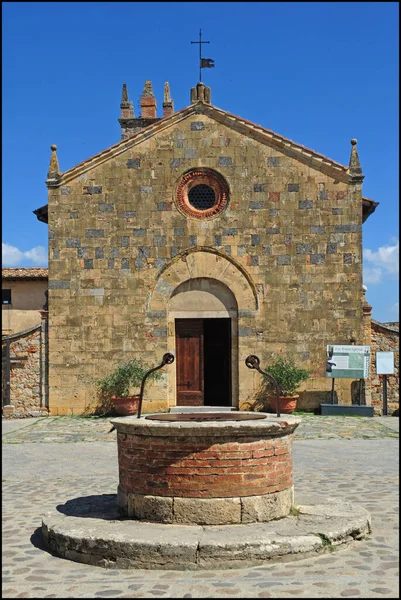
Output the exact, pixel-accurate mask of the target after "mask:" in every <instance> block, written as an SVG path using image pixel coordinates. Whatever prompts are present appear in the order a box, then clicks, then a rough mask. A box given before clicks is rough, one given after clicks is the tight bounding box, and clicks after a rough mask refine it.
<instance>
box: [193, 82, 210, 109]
mask: <svg viewBox="0 0 401 600" xmlns="http://www.w3.org/2000/svg"><path fill="white" fill-rule="evenodd" d="M196 102H205V103H206V104H210V102H211V89H210V87H209V86H207V85H205V84H204V83H202V82H201V81H200V82H199V83H198V84H197V86H196V87H194V88H191V104H195V103H196Z"/></svg>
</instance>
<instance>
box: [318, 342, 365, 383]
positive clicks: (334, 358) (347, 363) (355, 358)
mask: <svg viewBox="0 0 401 600" xmlns="http://www.w3.org/2000/svg"><path fill="white" fill-rule="evenodd" d="M369 366H370V346H341V345H334V344H329V345H328V346H327V350H326V377H331V378H332V379H368V377H369Z"/></svg>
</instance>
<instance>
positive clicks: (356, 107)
mask: <svg viewBox="0 0 401 600" xmlns="http://www.w3.org/2000/svg"><path fill="white" fill-rule="evenodd" d="M2 8H3V11H2V12H3V81H2V83H3V266H47V226H46V225H45V224H43V223H40V222H39V221H37V219H36V217H35V215H34V214H33V213H32V211H33V210H34V209H36V208H38V207H40V206H43V205H44V204H47V188H46V185H45V183H44V182H45V179H46V173H47V169H48V165H49V158H50V145H51V144H54V143H55V144H57V146H58V158H59V162H60V168H61V170H62V171H65V170H67V169H69V168H71V167H73V166H74V165H76V164H78V163H79V162H81V161H82V160H85V159H86V158H88V157H89V156H92V155H93V154H96V153H97V152H99V151H101V150H103V149H105V148H107V147H108V146H110V145H112V144H114V143H115V142H118V141H119V139H120V127H119V124H118V121H117V119H118V117H119V104H120V100H121V86H122V83H127V85H128V91H129V97H130V100H133V102H134V109H135V114H136V115H139V96H140V94H141V92H142V89H143V84H144V82H145V80H147V79H151V80H152V82H153V89H154V92H155V95H156V97H157V100H158V116H161V112H160V111H161V110H162V106H161V105H162V101H163V87H164V82H165V81H169V83H170V89H171V95H172V98H173V100H174V105H175V109H176V110H179V109H181V108H184V107H185V106H188V104H189V94H190V88H191V87H192V86H194V85H195V84H196V83H197V81H198V78H199V69H198V62H199V61H198V57H199V54H198V46H195V45H191V44H190V42H191V40H197V39H198V35H199V29H200V28H202V32H203V39H205V40H210V42H211V43H210V44H209V45H207V46H204V51H203V56H204V57H207V58H212V59H214V61H215V68H214V69H207V70H206V69H205V70H204V71H203V80H204V82H205V83H206V84H208V85H210V86H211V88H212V103H213V104H214V105H215V106H217V107H219V108H222V109H224V110H227V111H229V112H232V113H234V114H236V115H239V116H241V117H243V118H246V119H248V120H250V121H253V122H255V123H257V124H260V125H262V126H264V127H267V128H268V129H272V130H274V131H276V132H277V133H279V134H281V135H284V136H286V137H289V138H290V139H292V140H294V141H295V142H298V143H300V144H302V145H304V146H307V147H309V148H311V149H313V150H316V151H318V152H320V153H322V154H325V155H326V156H328V157H330V158H332V159H334V160H336V161H338V162H340V163H342V164H345V165H346V164H348V161H349V155H350V150H351V146H350V140H351V138H353V137H356V138H357V139H358V152H359V157H360V161H361V164H362V168H363V172H364V175H365V180H364V184H363V195H364V196H367V197H369V198H373V199H374V200H376V201H378V202H380V205H379V207H378V208H377V209H376V212H375V213H374V215H372V216H371V217H370V218H369V219H368V220H367V222H366V223H365V224H364V226H363V248H364V282H365V285H367V287H368V291H367V299H368V301H369V302H370V303H371V304H372V305H373V318H374V319H376V320H378V321H396V320H398V318H399V317H398V253H399V250H398V248H399V228H398V206H399V201H398V189H399V187H398V164H399V151H398V148H399V147H398V142H399V139H398V130H399V124H398V105H399V92H398V88H399V65H398V36H399V29H398V21H399V17H398V11H399V7H398V3H396V2H360V3H359V2H313V3H312V2H259V3H258V2H236V3H229V2H227V3H226V2H180V3H176V2H146V3H142V2H90V3H87V2H49V3H44V2H4V3H3V5H2Z"/></svg>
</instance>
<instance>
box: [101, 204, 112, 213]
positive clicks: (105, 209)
mask: <svg viewBox="0 0 401 600" xmlns="http://www.w3.org/2000/svg"><path fill="white" fill-rule="evenodd" d="M99 212H114V204H106V203H105V202H100V204H99Z"/></svg>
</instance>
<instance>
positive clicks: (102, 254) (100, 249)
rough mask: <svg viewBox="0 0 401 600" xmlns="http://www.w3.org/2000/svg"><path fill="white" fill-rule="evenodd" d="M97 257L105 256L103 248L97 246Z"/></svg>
mask: <svg viewBox="0 0 401 600" xmlns="http://www.w3.org/2000/svg"><path fill="white" fill-rule="evenodd" d="M95 258H104V249H103V248H95Z"/></svg>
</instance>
